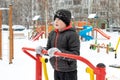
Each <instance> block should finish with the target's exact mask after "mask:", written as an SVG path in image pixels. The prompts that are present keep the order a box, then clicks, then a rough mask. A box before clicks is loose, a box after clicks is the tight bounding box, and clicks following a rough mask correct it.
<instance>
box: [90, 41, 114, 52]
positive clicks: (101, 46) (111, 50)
mask: <svg viewBox="0 0 120 80" xmlns="http://www.w3.org/2000/svg"><path fill="white" fill-rule="evenodd" d="M100 48H103V49H106V53H109V52H113V51H114V49H113V47H111V43H109V44H106V45H105V44H104V43H102V44H101V45H100V44H97V40H95V43H94V44H90V49H92V50H96V49H97V52H98V53H99V52H100Z"/></svg>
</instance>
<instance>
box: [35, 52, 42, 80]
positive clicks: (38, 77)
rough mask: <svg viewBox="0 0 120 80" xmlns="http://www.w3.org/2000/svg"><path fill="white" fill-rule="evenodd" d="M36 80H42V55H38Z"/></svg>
mask: <svg viewBox="0 0 120 80" xmlns="http://www.w3.org/2000/svg"><path fill="white" fill-rule="evenodd" d="M36 80H42V63H41V62H40V54H36Z"/></svg>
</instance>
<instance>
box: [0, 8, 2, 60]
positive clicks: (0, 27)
mask: <svg viewBox="0 0 120 80" xmlns="http://www.w3.org/2000/svg"><path fill="white" fill-rule="evenodd" d="M0 59H2V10H0Z"/></svg>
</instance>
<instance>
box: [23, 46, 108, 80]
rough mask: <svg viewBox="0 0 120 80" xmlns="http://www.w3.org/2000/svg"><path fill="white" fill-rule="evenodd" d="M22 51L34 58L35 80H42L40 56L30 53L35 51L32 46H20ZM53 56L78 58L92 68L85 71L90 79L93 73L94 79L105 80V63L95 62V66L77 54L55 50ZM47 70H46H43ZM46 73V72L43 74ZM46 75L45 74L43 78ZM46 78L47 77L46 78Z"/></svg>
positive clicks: (43, 51) (92, 79)
mask: <svg viewBox="0 0 120 80" xmlns="http://www.w3.org/2000/svg"><path fill="white" fill-rule="evenodd" d="M22 50H23V52H25V53H26V54H27V55H29V56H30V57H31V58H33V59H34V60H36V80H42V66H41V64H42V62H41V61H40V58H42V57H41V56H40V55H39V54H36V58H35V57H34V56H33V55H31V54H30V53H29V52H28V50H29V51H35V49H33V48H27V47H23V48H22ZM42 53H43V54H44V55H48V54H47V50H42ZM53 55H54V56H57V57H66V58H71V59H75V60H79V61H82V62H84V63H85V64H87V65H88V66H89V67H90V68H89V69H92V70H93V71H92V70H89V69H86V72H88V73H89V74H90V77H92V78H90V80H94V75H93V74H95V75H96V80H105V75H106V69H105V65H104V64H103V63H99V64H97V66H96V67H95V66H94V65H93V64H92V63H91V62H89V61H88V60H87V59H85V58H83V57H81V56H78V55H73V54H68V53H61V52H55V53H54V54H53ZM45 71H47V70H45ZM46 73H47V72H46ZM45 75H47V74H45ZM46 77H48V76H45V78H46ZM46 80H48V78H47V79H46Z"/></svg>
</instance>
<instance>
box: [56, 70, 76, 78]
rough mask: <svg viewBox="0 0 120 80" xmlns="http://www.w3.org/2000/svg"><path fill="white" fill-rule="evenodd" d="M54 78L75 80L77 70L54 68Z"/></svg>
mask: <svg viewBox="0 0 120 80" xmlns="http://www.w3.org/2000/svg"><path fill="white" fill-rule="evenodd" d="M54 79H55V80H77V70H75V71H71V72H60V71H56V70H54Z"/></svg>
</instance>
